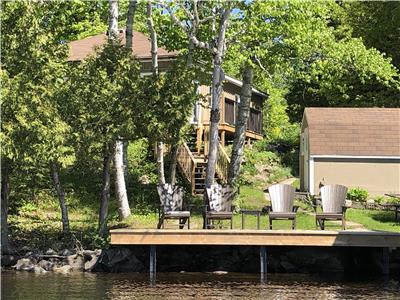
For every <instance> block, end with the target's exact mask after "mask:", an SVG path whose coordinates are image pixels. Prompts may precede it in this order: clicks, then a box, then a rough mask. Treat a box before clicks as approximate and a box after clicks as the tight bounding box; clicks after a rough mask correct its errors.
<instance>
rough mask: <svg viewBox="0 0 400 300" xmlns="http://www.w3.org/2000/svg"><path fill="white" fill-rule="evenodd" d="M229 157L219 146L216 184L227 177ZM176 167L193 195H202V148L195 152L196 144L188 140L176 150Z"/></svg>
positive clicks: (204, 159) (205, 165) (203, 172)
mask: <svg viewBox="0 0 400 300" xmlns="http://www.w3.org/2000/svg"><path fill="white" fill-rule="evenodd" d="M228 166H229V157H228V155H227V154H226V152H225V149H224V148H223V146H222V145H221V144H220V145H219V150H218V158H217V166H216V174H215V179H216V181H217V182H221V183H225V182H226V180H227V175H228ZM178 167H179V170H180V171H181V173H182V174H183V175H184V177H185V178H186V180H187V181H188V182H189V184H190V186H191V190H192V194H193V195H202V194H203V193H204V187H205V178H206V168H207V155H206V153H204V147H200V151H198V150H197V146H196V142H195V141H193V139H189V140H188V142H187V143H183V144H181V145H180V146H179V148H178Z"/></svg>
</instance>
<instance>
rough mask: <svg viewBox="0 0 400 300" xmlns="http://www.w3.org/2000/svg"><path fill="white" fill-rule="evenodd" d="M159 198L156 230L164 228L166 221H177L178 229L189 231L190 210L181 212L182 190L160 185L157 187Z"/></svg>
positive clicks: (177, 187) (173, 186)
mask: <svg viewBox="0 0 400 300" xmlns="http://www.w3.org/2000/svg"><path fill="white" fill-rule="evenodd" d="M157 190H158V195H159V196H160V203H161V204H160V209H159V214H158V217H159V221H158V225H157V228H158V229H160V228H161V227H162V228H164V222H165V220H167V219H179V228H181V229H182V228H184V226H185V223H186V221H187V224H186V225H187V228H188V229H190V210H183V195H184V192H183V188H182V187H180V186H176V185H172V184H160V185H158V186H157Z"/></svg>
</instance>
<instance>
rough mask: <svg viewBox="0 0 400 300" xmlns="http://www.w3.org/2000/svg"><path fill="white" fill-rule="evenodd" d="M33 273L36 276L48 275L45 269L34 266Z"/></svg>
mask: <svg viewBox="0 0 400 300" xmlns="http://www.w3.org/2000/svg"><path fill="white" fill-rule="evenodd" d="M33 272H35V273H36V274H44V273H47V271H46V270H45V269H43V268H42V267H39V266H34V267H33Z"/></svg>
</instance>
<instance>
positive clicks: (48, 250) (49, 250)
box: [45, 248, 57, 255]
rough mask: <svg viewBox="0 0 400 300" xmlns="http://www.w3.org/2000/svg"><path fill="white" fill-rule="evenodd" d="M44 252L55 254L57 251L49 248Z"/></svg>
mask: <svg viewBox="0 0 400 300" xmlns="http://www.w3.org/2000/svg"><path fill="white" fill-rule="evenodd" d="M45 254H46V255H57V252H56V251H54V250H53V249H51V248H49V249H47V251H46V253H45Z"/></svg>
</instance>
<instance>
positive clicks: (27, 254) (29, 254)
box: [25, 251, 34, 257]
mask: <svg viewBox="0 0 400 300" xmlns="http://www.w3.org/2000/svg"><path fill="white" fill-rule="evenodd" d="M33 255H34V253H33V252H32V251H28V252H26V253H25V257H30V256H33Z"/></svg>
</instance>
